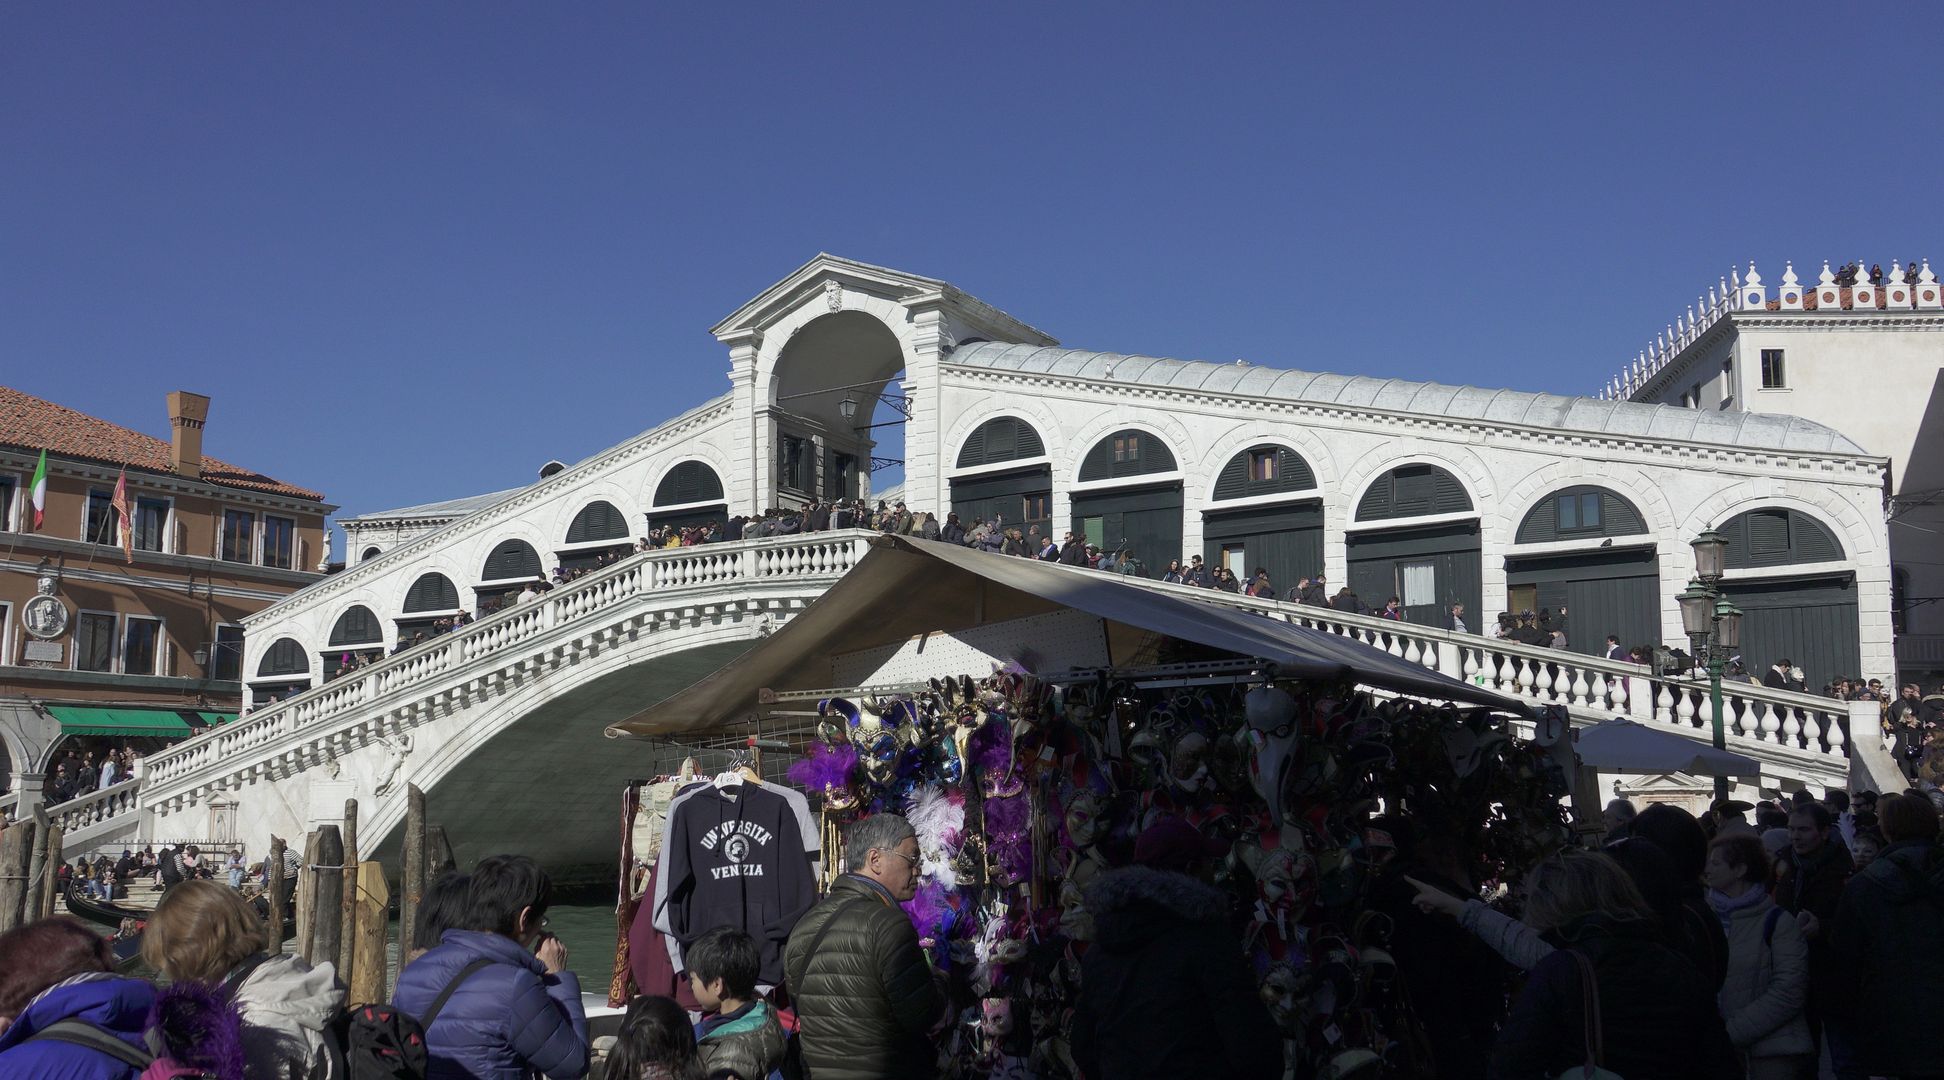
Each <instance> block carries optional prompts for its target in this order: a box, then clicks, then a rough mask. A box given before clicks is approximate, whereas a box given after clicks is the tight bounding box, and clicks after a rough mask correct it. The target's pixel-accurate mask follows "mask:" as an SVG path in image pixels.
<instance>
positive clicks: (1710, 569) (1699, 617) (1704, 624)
mask: <svg viewBox="0 0 1944 1080" xmlns="http://www.w3.org/2000/svg"><path fill="white" fill-rule="evenodd" d="M1689 546H1690V547H1692V548H1693V549H1694V579H1693V580H1692V581H1689V582H1688V587H1687V589H1686V590H1685V591H1683V592H1682V593H1681V595H1680V597H1679V598H1678V599H1679V601H1680V605H1681V629H1682V630H1683V631H1685V632H1686V633H1687V638H1688V649H1689V651H1690V652H1692V653H1693V654H1694V659H1695V661H1696V662H1697V663H1700V664H1701V665H1702V666H1704V667H1706V668H1707V669H1708V702H1709V705H1710V706H1711V707H1710V709H1709V712H1710V714H1711V715H1712V717H1713V720H1714V745H1715V749H1717V750H1726V749H1727V748H1728V733H1727V728H1726V726H1725V725H1724V723H1723V719H1722V703H1721V675H1722V672H1724V671H1726V670H1727V668H1728V661H1729V658H1731V657H1733V656H1734V655H1735V654H1736V653H1738V652H1739V651H1740V650H1741V620H1742V612H1741V609H1740V608H1738V607H1736V606H1735V605H1734V604H1731V603H1729V602H1728V598H1727V597H1726V596H1724V595H1722V592H1721V571H1722V556H1723V555H1724V554H1725V553H1726V552H1727V549H1728V539H1727V537H1724V536H1722V535H1721V534H1720V533H1718V532H1715V531H1714V530H1713V529H1709V530H1708V531H1706V532H1704V533H1702V534H1701V535H1700V536H1697V537H1695V538H1694V539H1693V540H1692V541H1690V542H1689ZM1727 797H1728V778H1727V777H1726V776H1717V777H1715V799H1716V800H1717V801H1719V800H1721V799H1725V798H1727Z"/></svg>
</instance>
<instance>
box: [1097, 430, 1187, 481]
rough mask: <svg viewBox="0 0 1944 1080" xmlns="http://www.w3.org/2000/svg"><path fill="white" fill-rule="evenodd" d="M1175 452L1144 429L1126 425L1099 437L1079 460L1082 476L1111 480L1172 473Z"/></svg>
mask: <svg viewBox="0 0 1944 1080" xmlns="http://www.w3.org/2000/svg"><path fill="white" fill-rule="evenodd" d="M1174 470H1175V457H1174V453H1173V452H1172V451H1170V450H1169V449H1168V448H1167V447H1166V446H1165V445H1163V444H1162V442H1161V440H1160V439H1157V438H1155V437H1154V436H1153V435H1151V434H1149V433H1148V432H1145V431H1140V430H1137V429H1134V428H1124V429H1122V430H1120V431H1116V432H1114V433H1113V434H1112V435H1109V436H1107V437H1106V438H1104V439H1102V440H1100V441H1099V442H1097V443H1095V444H1094V445H1093V448H1092V449H1090V450H1088V451H1087V456H1086V457H1085V458H1083V459H1081V462H1080V479H1081V480H1083V481H1085V480H1110V479H1115V478H1118V477H1123V476H1146V475H1148V474H1150V473H1164V472H1173V471H1174Z"/></svg>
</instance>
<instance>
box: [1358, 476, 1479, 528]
mask: <svg viewBox="0 0 1944 1080" xmlns="http://www.w3.org/2000/svg"><path fill="white" fill-rule="evenodd" d="M1471 508H1472V504H1471V496H1470V495H1467V494H1466V493H1465V486H1464V485H1463V484H1460V483H1459V482H1458V478H1457V477H1455V476H1453V475H1451V474H1450V473H1449V472H1446V471H1445V470H1443V469H1440V468H1438V467H1437V466H1435V465H1402V466H1399V467H1398V468H1395V469H1392V470H1391V471H1390V472H1388V473H1385V474H1384V475H1383V476H1382V477H1380V478H1378V480H1377V481H1376V482H1375V483H1373V484H1371V485H1370V490H1368V491H1366V492H1364V496H1363V498H1362V499H1360V500H1358V502H1357V520H1358V521H1379V520H1382V519H1385V518H1401V517H1428V516H1430V515H1432V514H1459V513H1464V512H1465V511H1467V510H1470V509H1471Z"/></svg>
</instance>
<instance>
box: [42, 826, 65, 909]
mask: <svg viewBox="0 0 1944 1080" xmlns="http://www.w3.org/2000/svg"><path fill="white" fill-rule="evenodd" d="M61 853H62V848H61V830H60V829H58V828H54V827H51V826H50V827H49V828H48V830H47V861H45V862H43V863H41V906H40V914H39V915H38V916H37V918H42V919H51V918H53V917H54V901H55V900H56V899H58V898H59V894H60V891H61V860H62V854H61Z"/></svg>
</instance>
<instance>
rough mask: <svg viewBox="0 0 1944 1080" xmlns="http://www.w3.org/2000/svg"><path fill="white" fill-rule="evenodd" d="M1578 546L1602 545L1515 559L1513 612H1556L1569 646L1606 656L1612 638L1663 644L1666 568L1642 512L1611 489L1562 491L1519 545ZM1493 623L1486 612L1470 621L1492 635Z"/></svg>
mask: <svg viewBox="0 0 1944 1080" xmlns="http://www.w3.org/2000/svg"><path fill="white" fill-rule="evenodd" d="M1575 542H1579V545H1586V544H1588V543H1590V542H1597V543H1594V544H1592V546H1590V547H1589V546H1575V547H1569V548H1567V550H1564V551H1561V550H1558V549H1557V548H1555V549H1553V550H1550V551H1546V552H1544V553H1531V554H1525V553H1520V552H1518V551H1516V550H1515V551H1514V552H1513V553H1512V554H1510V555H1507V556H1506V559H1505V585H1506V608H1507V610H1509V611H1513V612H1519V611H1527V610H1530V611H1548V612H1551V613H1552V614H1553V626H1554V627H1555V628H1558V627H1560V626H1561V624H1562V623H1563V624H1564V628H1565V630H1566V647H1567V648H1569V649H1571V650H1572V651H1573V652H1577V653H1583V654H1585V655H1587V656H1604V655H1606V651H1607V645H1606V639H1607V637H1608V636H1609V635H1611V636H1613V637H1617V638H1619V639H1620V648H1621V649H1623V650H1626V649H1631V648H1633V647H1634V646H1636V645H1644V646H1647V647H1648V648H1652V647H1654V646H1655V645H1658V644H1660V640H1661V620H1660V610H1661V603H1660V566H1659V564H1658V563H1657V562H1656V560H1655V557H1654V540H1653V537H1651V536H1649V535H1647V519H1646V518H1645V517H1643V516H1642V515H1641V513H1640V508H1639V507H1637V506H1635V505H1634V504H1633V503H1632V502H1631V501H1630V500H1628V499H1627V498H1626V496H1624V495H1621V494H1620V493H1619V492H1617V491H1613V490H1611V489H1609V488H1603V487H1599V486H1596V485H1591V484H1579V485H1574V486H1572V487H1564V488H1560V489H1558V490H1557V491H1553V492H1550V493H1548V494H1547V495H1546V497H1545V498H1543V499H1540V500H1539V501H1538V502H1537V503H1535V504H1534V505H1533V507H1532V509H1531V510H1528V511H1526V515H1525V517H1524V519H1522V520H1521V521H1520V522H1519V528H1518V531H1517V532H1516V533H1515V534H1514V540H1513V543H1514V544H1515V545H1517V546H1528V545H1538V544H1547V545H1567V544H1574V543H1575ZM1561 612H1564V613H1565V615H1564V617H1563V618H1562V617H1561V615H1560V613H1561ZM1485 618H1486V616H1485V615H1484V613H1482V612H1481V613H1480V614H1479V617H1478V619H1474V620H1470V622H1471V624H1472V625H1471V629H1473V630H1490V629H1491V627H1489V626H1486V625H1484V620H1485Z"/></svg>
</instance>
